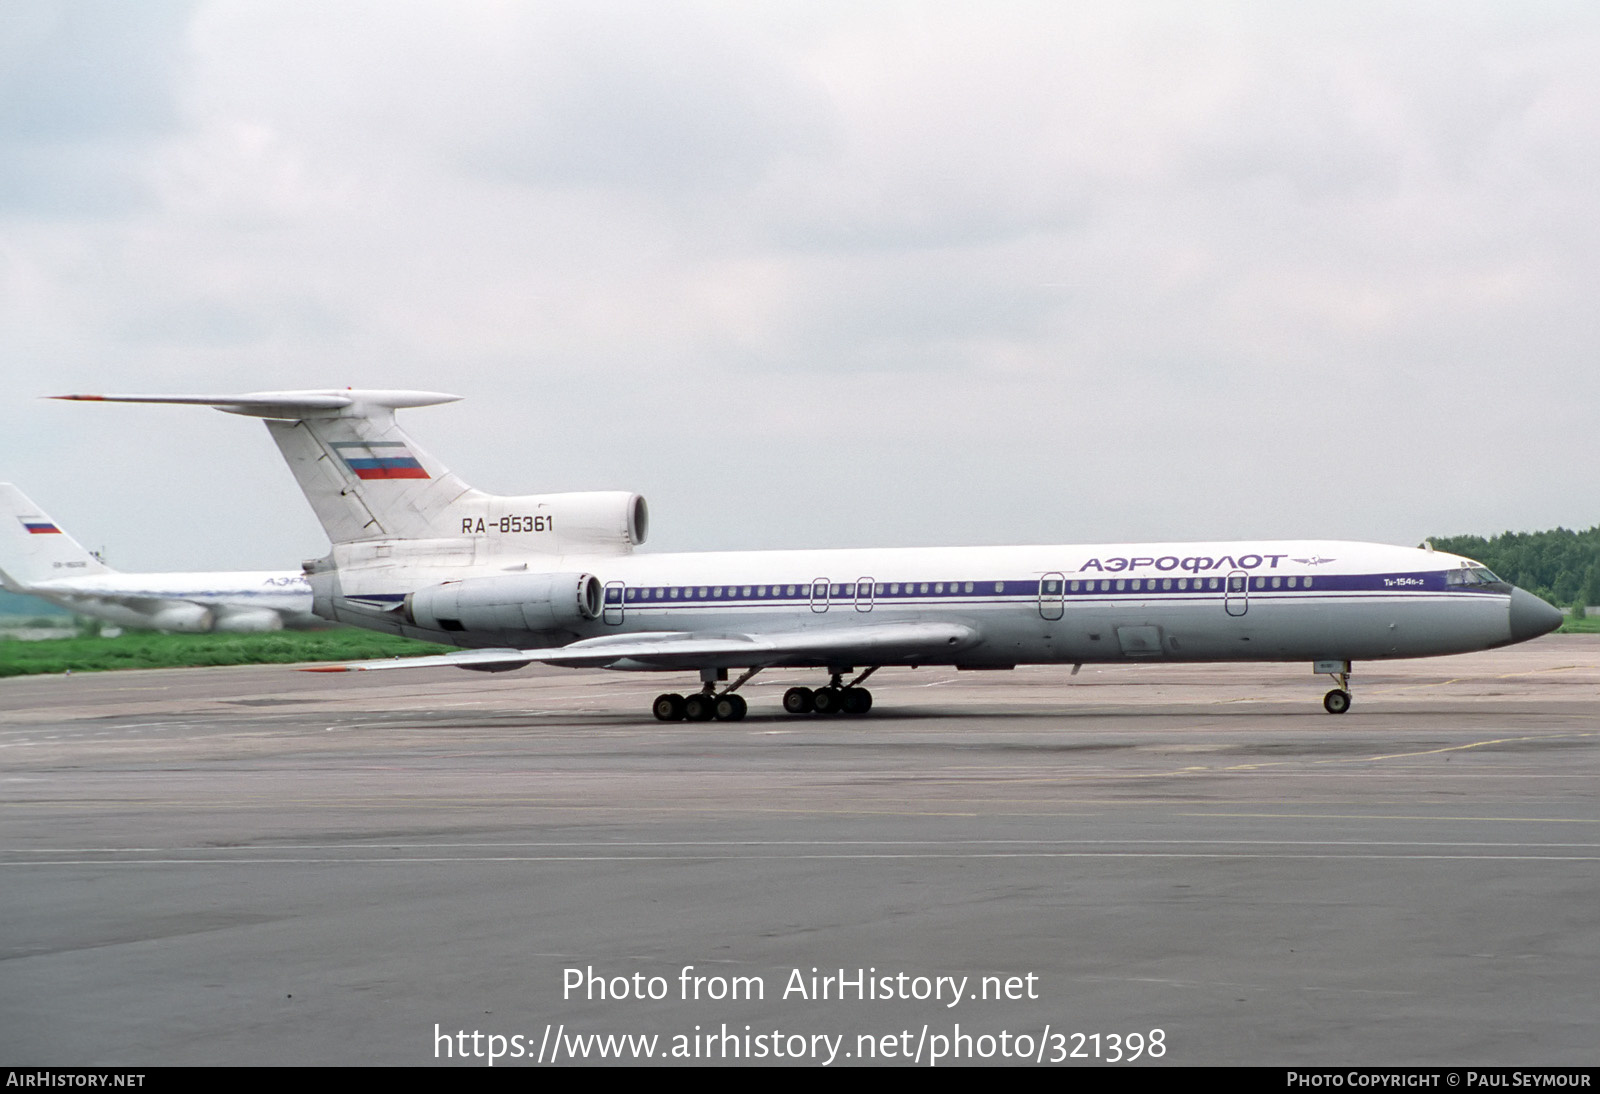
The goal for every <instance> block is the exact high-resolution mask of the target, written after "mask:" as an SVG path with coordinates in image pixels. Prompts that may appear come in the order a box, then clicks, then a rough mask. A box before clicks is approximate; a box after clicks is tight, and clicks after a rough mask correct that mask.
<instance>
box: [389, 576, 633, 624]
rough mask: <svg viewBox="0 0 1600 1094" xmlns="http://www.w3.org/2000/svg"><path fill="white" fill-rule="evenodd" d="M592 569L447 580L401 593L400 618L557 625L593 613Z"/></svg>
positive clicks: (596, 588) (596, 613) (597, 596)
mask: <svg viewBox="0 0 1600 1094" xmlns="http://www.w3.org/2000/svg"><path fill="white" fill-rule="evenodd" d="M604 608H605V588H604V586H602V585H601V584H600V579H599V578H597V577H595V576H594V575H593V574H506V575H496V576H495V577H469V578H465V579H463V580H461V581H447V582H445V583H444V584H443V585H435V586H433V587H432V588H428V589H418V590H417V591H416V592H414V593H409V594H407V596H406V599H405V603H404V605H403V607H402V608H401V611H402V613H403V614H404V616H405V619H406V622H408V623H413V624H415V625H416V626H419V627H427V628H428V629H430V630H436V631H491V632H501V633H503V632H515V631H560V630H567V629H570V628H572V627H575V626H578V625H579V624H581V623H585V622H588V621H589V620H592V619H598V618H599V617H600V613H601V611H603V610H604Z"/></svg>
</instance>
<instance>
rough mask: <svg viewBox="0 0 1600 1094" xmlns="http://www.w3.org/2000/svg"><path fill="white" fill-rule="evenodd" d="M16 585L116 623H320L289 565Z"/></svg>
mask: <svg viewBox="0 0 1600 1094" xmlns="http://www.w3.org/2000/svg"><path fill="white" fill-rule="evenodd" d="M18 591H21V592H26V593H27V594H28V595H29V596H37V597H39V598H41V599H43V600H48V601H50V602H51V603H53V604H59V605H61V606H62V607H64V608H67V609H69V610H71V611H74V612H78V613H80V614H83V615H89V616H93V617H95V618H98V619H104V620H106V621H107V622H110V623H115V624H116V625H118V626H121V627H135V628H149V629H154V630H164V631H184V632H192V631H269V630H279V629H281V628H283V627H311V626H322V625H325V623H324V621H323V620H321V619H319V618H318V617H317V616H316V615H315V614H313V613H312V610H311V586H310V585H309V583H308V582H307V581H306V578H305V575H304V574H301V573H297V572H294V571H251V572H238V573H232V572H222V573H162V574H128V573H119V572H115V571H112V572H109V573H101V574H95V575H92V576H86V577H66V578H56V579H53V580H48V581H37V582H33V583H31V584H29V585H26V586H19V588H18Z"/></svg>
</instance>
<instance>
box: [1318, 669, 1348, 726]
mask: <svg viewBox="0 0 1600 1094" xmlns="http://www.w3.org/2000/svg"><path fill="white" fill-rule="evenodd" d="M1312 669H1313V670H1314V671H1316V672H1320V673H1323V674H1325V675H1327V676H1331V677H1333V682H1334V683H1335V684H1337V685H1338V687H1336V688H1334V689H1333V690H1332V691H1330V692H1328V694H1326V695H1324V696H1323V697H1322V709H1323V710H1325V711H1327V712H1328V713H1329V714H1343V713H1344V712H1345V711H1347V710H1349V709H1350V662H1348V661H1318V662H1317V663H1316V664H1315V665H1313V666H1312Z"/></svg>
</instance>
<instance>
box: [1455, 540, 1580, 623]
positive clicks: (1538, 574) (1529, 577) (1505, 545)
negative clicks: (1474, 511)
mask: <svg viewBox="0 0 1600 1094" xmlns="http://www.w3.org/2000/svg"><path fill="white" fill-rule="evenodd" d="M1432 542H1433V546H1434V547H1435V548H1436V549H1437V550H1440V551H1449V552H1450V553H1451V554H1456V555H1466V556H1467V557H1468V558H1472V559H1477V560H1478V561H1479V562H1481V563H1483V564H1484V565H1485V566H1487V567H1489V569H1491V570H1493V571H1494V572H1495V573H1497V574H1499V575H1500V576H1501V577H1502V578H1504V579H1505V580H1507V581H1509V582H1511V584H1513V585H1518V586H1521V587H1522V588H1524V589H1527V590H1528V591H1529V592H1530V593H1537V594H1538V595H1539V596H1542V597H1544V598H1545V599H1546V600H1548V601H1549V602H1550V603H1552V604H1560V605H1563V606H1565V605H1573V604H1600V525H1597V526H1595V527H1593V528H1590V529H1588V530H1587V531H1583V532H1574V531H1571V530H1570V529H1567V528H1557V529H1555V530H1554V531H1551V532H1506V533H1504V534H1502V535H1498V536H1495V537H1494V538H1493V539H1484V538H1483V537H1482V536H1435V537H1434V538H1433V540H1432Z"/></svg>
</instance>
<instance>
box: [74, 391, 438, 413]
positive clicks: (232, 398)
mask: <svg viewBox="0 0 1600 1094" xmlns="http://www.w3.org/2000/svg"><path fill="white" fill-rule="evenodd" d="M50 398H52V399H64V400H67V401H69V402H81V403H175V404H178V405H182V406H209V407H215V408H216V409H218V410H223V411H226V412H227V413H229V414H244V415H247V416H249V417H252V418H276V419H279V420H284V421H292V420H295V419H299V418H339V417H352V418H354V417H364V416H366V415H367V414H368V413H369V412H370V411H369V408H382V409H384V410H391V411H392V410H399V409H402V408H406V407H416V406H435V405H437V404H439V403H453V402H456V401H458V400H459V399H460V398H461V396H459V395H446V394H443V393H442V392H437V391H371V390H357V389H354V388H346V389H345V390H343V391H253V392H249V393H247V394H244V395H52V396H50Z"/></svg>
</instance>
